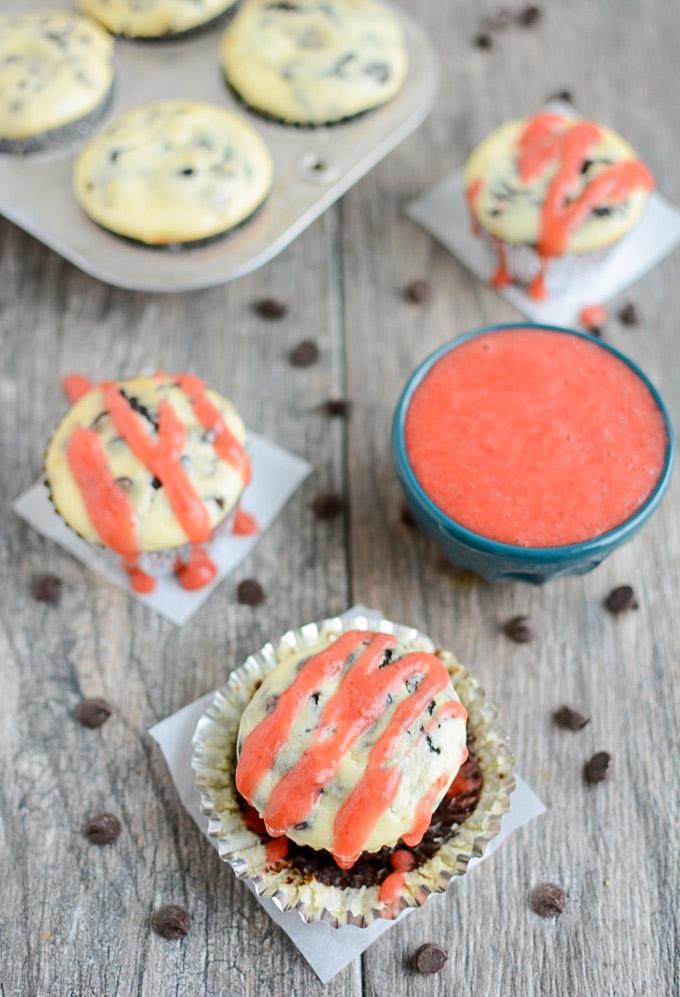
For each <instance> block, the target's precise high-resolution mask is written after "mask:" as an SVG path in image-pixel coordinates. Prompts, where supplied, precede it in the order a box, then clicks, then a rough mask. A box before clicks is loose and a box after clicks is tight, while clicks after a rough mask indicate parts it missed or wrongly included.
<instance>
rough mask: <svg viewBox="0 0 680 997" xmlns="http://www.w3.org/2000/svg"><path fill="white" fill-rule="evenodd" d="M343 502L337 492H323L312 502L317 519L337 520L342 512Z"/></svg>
mask: <svg viewBox="0 0 680 997" xmlns="http://www.w3.org/2000/svg"><path fill="white" fill-rule="evenodd" d="M342 507H343V501H342V498H341V497H340V495H338V493H337V492H321V493H320V494H319V495H317V496H316V498H315V499H314V501H313V502H312V511H313V512H314V515H315V516H316V518H317V519H335V517H336V516H339V515H340V513H341V512H342Z"/></svg>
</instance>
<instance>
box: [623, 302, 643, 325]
mask: <svg viewBox="0 0 680 997" xmlns="http://www.w3.org/2000/svg"><path fill="white" fill-rule="evenodd" d="M639 321H640V316H639V315H638V310H637V308H636V307H635V305H634V304H633V302H632V301H629V302H628V304H627V305H624V306H623V308H621V309H620V311H619V322H621V323H622V325H637V324H638V322H639Z"/></svg>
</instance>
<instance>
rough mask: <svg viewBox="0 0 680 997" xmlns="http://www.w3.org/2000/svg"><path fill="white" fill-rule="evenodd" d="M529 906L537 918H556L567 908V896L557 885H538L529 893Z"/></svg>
mask: <svg viewBox="0 0 680 997" xmlns="http://www.w3.org/2000/svg"><path fill="white" fill-rule="evenodd" d="M529 906H530V907H531V909H532V910H533V912H534V914H538V915H539V917H558V916H559V915H560V914H561V913H562V912H563V910H564V908H565V907H566V906H567V894H566V893H565V892H564V890H563V889H562V887H561V886H558V885H557V883H539V884H538V886H534V888H533V889H532V890H530V891H529Z"/></svg>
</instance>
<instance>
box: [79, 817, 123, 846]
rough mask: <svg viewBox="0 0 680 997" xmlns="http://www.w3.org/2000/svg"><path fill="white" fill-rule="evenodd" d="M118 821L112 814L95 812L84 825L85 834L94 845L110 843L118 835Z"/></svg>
mask: <svg viewBox="0 0 680 997" xmlns="http://www.w3.org/2000/svg"><path fill="white" fill-rule="evenodd" d="M120 832H121V826H120V821H119V820H118V818H117V817H116V816H115V815H114V814H107V813H103V814H97V815H96V817H91V818H90V819H89V820H88V822H87V824H86V825H85V834H86V836H87V837H88V838H89V839H90V841H91V842H92V843H93V844H94V845H110V844H112V843H113V842H114V841H117V840H118V838H119V837H120Z"/></svg>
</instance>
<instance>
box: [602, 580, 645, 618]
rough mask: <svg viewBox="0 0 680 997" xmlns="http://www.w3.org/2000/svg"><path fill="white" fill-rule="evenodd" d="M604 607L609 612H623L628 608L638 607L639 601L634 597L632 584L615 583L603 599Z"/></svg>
mask: <svg viewBox="0 0 680 997" xmlns="http://www.w3.org/2000/svg"><path fill="white" fill-rule="evenodd" d="M604 605H605V609H608V610H609V612H610V613H614V614H615V615H616V614H617V613H623V612H625V611H626V610H628V609H638V608H639V603H638V601H637V599H636V598H635V592H634V591H633V587H632V585H617V587H616V588H613V589H612V590H611V592H610V593H609V595H608V596H607V598H606V599H605V600H604Z"/></svg>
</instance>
